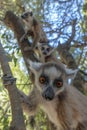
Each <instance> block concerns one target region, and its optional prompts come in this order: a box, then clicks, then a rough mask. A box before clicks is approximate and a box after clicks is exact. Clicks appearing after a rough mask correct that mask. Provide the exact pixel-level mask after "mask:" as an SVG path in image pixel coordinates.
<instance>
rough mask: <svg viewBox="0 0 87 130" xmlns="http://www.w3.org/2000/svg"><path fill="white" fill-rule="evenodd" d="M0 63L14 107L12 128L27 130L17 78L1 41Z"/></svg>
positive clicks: (12, 106)
mask: <svg viewBox="0 0 87 130" xmlns="http://www.w3.org/2000/svg"><path fill="white" fill-rule="evenodd" d="M0 63H1V68H2V71H3V78H2V79H3V84H4V86H5V88H6V89H7V90H8V93H9V98H10V103H11V109H12V122H11V126H10V130H26V128H25V124H24V118H23V112H22V108H21V102H20V100H19V99H20V98H19V94H18V91H17V88H16V79H15V78H14V77H13V75H12V72H11V69H10V67H9V64H8V59H7V57H6V55H5V51H4V49H3V47H2V45H1V43H0Z"/></svg>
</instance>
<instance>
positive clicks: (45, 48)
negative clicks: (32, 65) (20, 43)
mask: <svg viewBox="0 0 87 130" xmlns="http://www.w3.org/2000/svg"><path fill="white" fill-rule="evenodd" d="M36 49H37V51H38V53H39V55H40V56H43V57H44V58H46V57H47V56H50V55H52V54H53V52H54V51H55V48H54V49H53V48H52V47H51V46H49V45H48V44H47V43H42V44H41V43H38V44H37V46H36Z"/></svg>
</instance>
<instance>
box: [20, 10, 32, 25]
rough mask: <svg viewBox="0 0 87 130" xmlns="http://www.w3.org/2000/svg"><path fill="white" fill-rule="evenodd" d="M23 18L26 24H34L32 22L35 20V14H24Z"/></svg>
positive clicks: (28, 12)
mask: <svg viewBox="0 0 87 130" xmlns="http://www.w3.org/2000/svg"><path fill="white" fill-rule="evenodd" d="M21 18H22V20H23V22H25V24H29V23H32V20H33V13H32V11H27V12H24V13H23V14H22V15H21Z"/></svg>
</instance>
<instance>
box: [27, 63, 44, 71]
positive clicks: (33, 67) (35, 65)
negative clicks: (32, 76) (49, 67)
mask: <svg viewBox="0 0 87 130" xmlns="http://www.w3.org/2000/svg"><path fill="white" fill-rule="evenodd" d="M27 63H28V64H29V65H30V66H29V68H30V70H31V71H32V72H34V73H35V72H36V71H38V70H39V68H40V67H41V65H42V63H39V62H33V61H31V60H27Z"/></svg>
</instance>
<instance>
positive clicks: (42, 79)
mask: <svg viewBox="0 0 87 130" xmlns="http://www.w3.org/2000/svg"><path fill="white" fill-rule="evenodd" d="M39 81H40V83H41V84H44V83H45V82H46V77H44V76H41V77H40V78H39Z"/></svg>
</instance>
